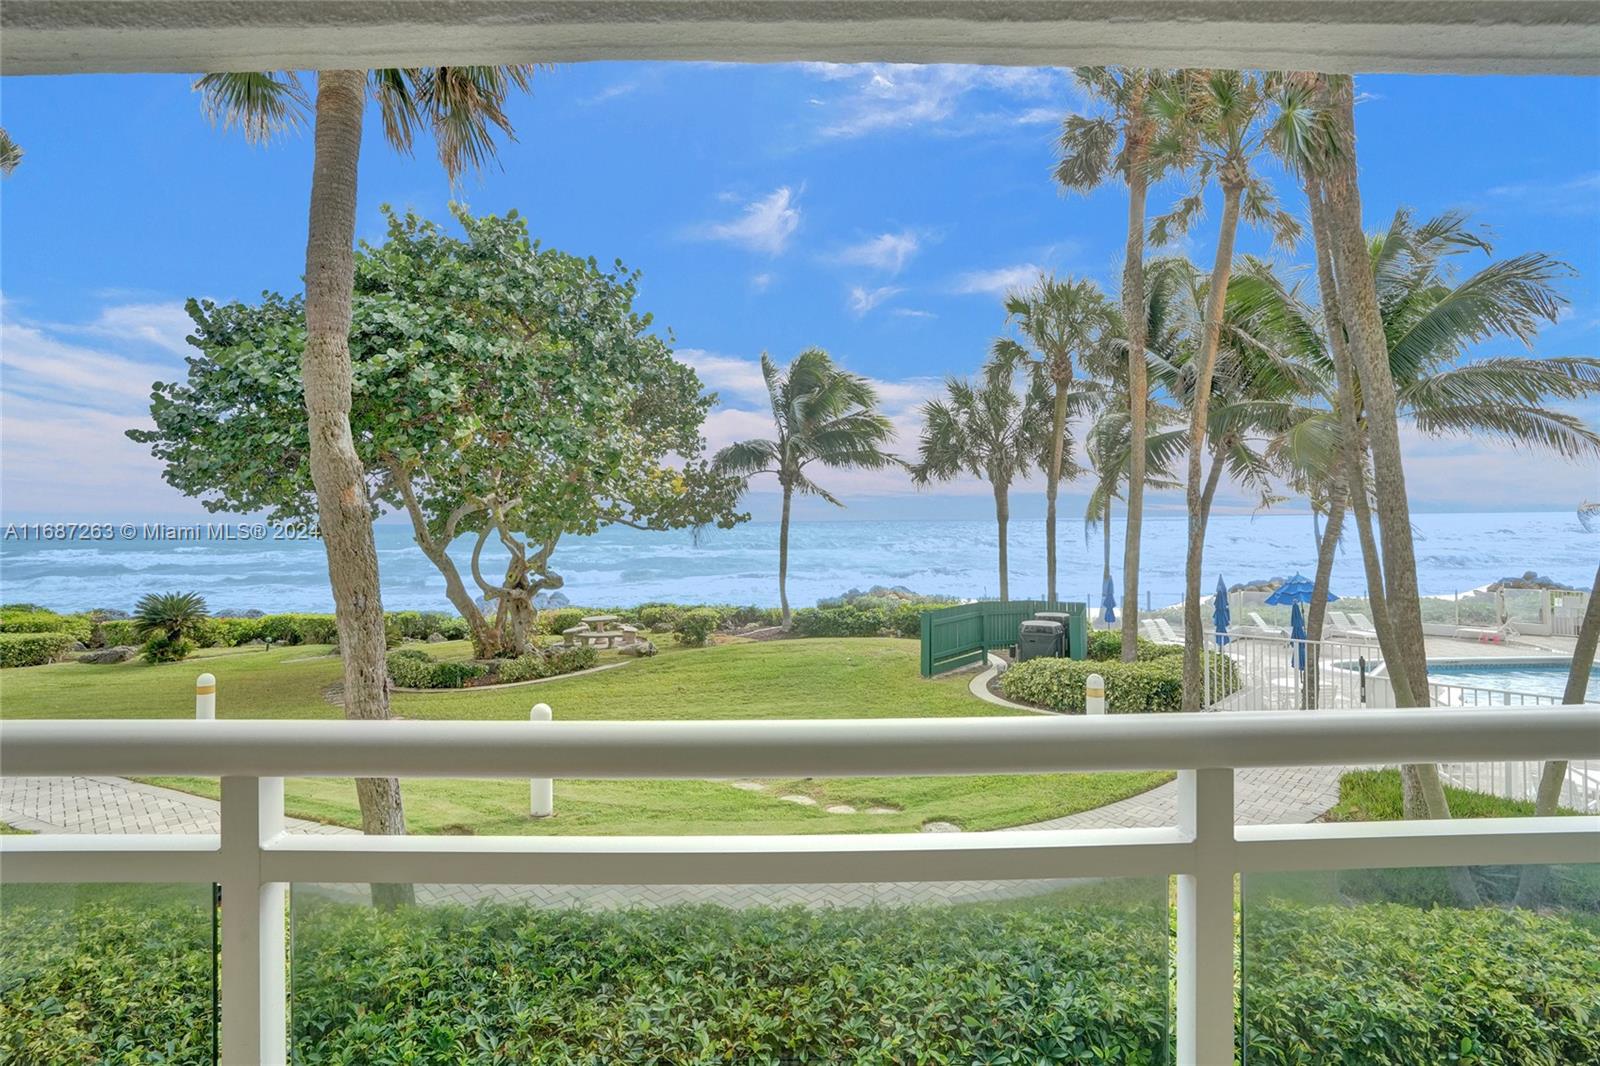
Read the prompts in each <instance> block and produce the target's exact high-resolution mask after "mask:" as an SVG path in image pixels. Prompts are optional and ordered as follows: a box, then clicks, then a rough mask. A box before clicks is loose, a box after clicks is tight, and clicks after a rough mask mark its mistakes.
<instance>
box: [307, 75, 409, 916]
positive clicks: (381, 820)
mask: <svg viewBox="0 0 1600 1066" xmlns="http://www.w3.org/2000/svg"><path fill="white" fill-rule="evenodd" d="M366 82H367V76H366V73H365V72H363V71H359V70H325V71H322V72H321V73H320V74H318V76H317V118H316V137H315V160H314V162H313V164H312V176H311V212H310V220H309V225H308V235H307V238H306V347H305V353H304V356H303V357H302V361H301V378H302V383H303V386H304V389H305V397H306V415H307V421H308V424H309V428H310V436H311V480H312V482H313V484H314V485H315V487H316V492H317V516H318V523H319V526H320V529H321V533H322V544H323V547H324V549H325V550H326V551H327V555H328V577H329V580H330V582H331V584H332V586H333V603H334V617H335V620H336V622H337V624H338V628H339V649H340V652H341V656H342V658H343V660H344V713H345V717H347V718H354V719H372V720H383V719H387V718H388V717H389V691H388V682H389V671H388V667H387V665H386V664H385V662H384V652H385V650H386V648H385V644H384V633H383V599H382V597H381V595H380V593H379V587H378V553H377V549H376V548H375V546H374V545H373V541H372V505H371V502H370V501H369V500H368V499H367V487H366V478H365V472H364V470H363V468H362V465H361V457H360V456H359V455H357V454H356V447H355V441H354V439H353V438H352V437H351V434H350V389H351V378H352V371H351V367H350V317H351V299H352V291H353V289H354V287H355V255H354V252H353V245H354V243H355V221H356V170H357V166H358V164H359V162H360V155H361V117H362V109H363V108H364V107H365V104H366ZM356 796H357V797H358V799H359V800H360V803H361V828H362V830H363V831H364V832H367V833H376V834H400V833H404V832H405V831H406V819H405V811H404V808H403V807H402V805H401V797H400V782H399V781H398V780H396V779H394V778H392V777H391V778H364V779H361V780H358V781H357V782H356ZM372 896H373V902H374V903H377V904H380V905H394V904H397V903H401V902H406V901H408V900H409V899H410V898H411V887H410V886H409V885H373V886H372Z"/></svg>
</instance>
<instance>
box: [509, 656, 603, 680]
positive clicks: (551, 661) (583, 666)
mask: <svg viewBox="0 0 1600 1066" xmlns="http://www.w3.org/2000/svg"><path fill="white" fill-rule="evenodd" d="M599 659H600V653H599V652H597V651H595V650H594V649H593V648H561V649H559V650H556V651H552V652H548V653H544V654H540V653H538V652H534V653H532V654H530V655H520V656H518V657H517V658H515V659H507V660H505V661H504V662H502V663H501V664H500V673H499V680H500V681H501V682H503V683H506V684H510V683H513V682H517V681H533V680H535V679H537V678H541V677H557V676H559V675H561V674H570V673H573V672H575V671H577V670H587V669H589V668H590V667H591V666H593V665H594V664H595V663H596V662H598V661H599Z"/></svg>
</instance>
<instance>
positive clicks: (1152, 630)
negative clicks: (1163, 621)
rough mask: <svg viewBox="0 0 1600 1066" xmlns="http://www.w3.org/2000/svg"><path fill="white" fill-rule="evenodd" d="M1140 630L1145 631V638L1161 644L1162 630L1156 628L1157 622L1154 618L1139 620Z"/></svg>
mask: <svg viewBox="0 0 1600 1066" xmlns="http://www.w3.org/2000/svg"><path fill="white" fill-rule="evenodd" d="M1139 628H1140V629H1142V630H1144V635H1145V636H1147V637H1149V638H1150V639H1151V640H1153V641H1156V642H1157V643H1160V641H1161V639H1162V637H1161V630H1159V629H1157V628H1156V620H1155V619H1154V618H1141V619H1139Z"/></svg>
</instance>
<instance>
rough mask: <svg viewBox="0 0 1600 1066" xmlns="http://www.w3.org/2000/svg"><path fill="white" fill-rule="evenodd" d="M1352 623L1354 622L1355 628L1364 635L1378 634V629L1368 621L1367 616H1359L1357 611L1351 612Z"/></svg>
mask: <svg viewBox="0 0 1600 1066" xmlns="http://www.w3.org/2000/svg"><path fill="white" fill-rule="evenodd" d="M1350 621H1352V622H1354V623H1355V627H1356V628H1357V629H1359V630H1360V631H1361V632H1363V633H1374V634H1375V633H1377V632H1378V627H1377V626H1375V625H1373V624H1372V623H1371V622H1369V621H1367V616H1366V615H1364V614H1357V613H1356V612H1355V611H1351V612H1350Z"/></svg>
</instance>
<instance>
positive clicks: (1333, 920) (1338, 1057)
mask: <svg viewBox="0 0 1600 1066" xmlns="http://www.w3.org/2000/svg"><path fill="white" fill-rule="evenodd" d="M41 887H47V889H48V890H47V891H36V892H35V891H30V890H31V889H32V886H23V888H22V889H21V890H19V891H11V892H8V898H7V900H6V905H5V908H4V911H3V915H0V952H3V953H4V958H3V961H4V964H5V965H4V972H5V974H6V980H5V982H4V983H3V985H0V1061H14V1062H19V1063H20V1062H29V1063H34V1062H38V1063H45V1062H49V1063H55V1062H93V1061H107V1062H135V1061H137V1062H156V1061H161V1062H193V1061H205V1056H206V1048H207V1046H208V1037H209V1030H208V1026H209V1022H210V1002H209V1000H210V995H209V993H210V986H209V976H210V965H211V958H210V951H209V948H208V945H207V943H206V942H207V940H208V938H209V932H210V930H209V923H208V922H206V916H205V912H204V911H203V910H201V909H199V908H196V907H195V906H193V905H188V906H184V905H180V904H178V903H174V902H165V903H162V902H159V901H158V902H155V903H152V904H144V905H140V906H138V907H137V908H136V909H135V908H130V907H129V906H128V905H127V903H126V902H123V903H117V902H115V900H114V899H113V898H111V897H110V896H109V894H108V893H109V891H111V890H98V893H96V892H91V891H84V892H82V893H81V896H80V898H83V899H85V900H86V901H85V902H83V903H80V905H79V906H78V907H77V908H75V909H71V910H68V909H63V908H61V907H58V906H53V905H52V899H53V896H52V894H54V895H55V896H59V890H58V889H57V888H56V887H55V886H41ZM119 891H121V892H122V893H124V895H125V896H126V895H127V893H128V892H129V891H130V890H126V889H123V890H119ZM141 891H145V892H149V891H151V890H149V889H144V890H141ZM1145 894H1147V893H1141V892H1137V891H1135V892H1133V893H1131V895H1132V896H1140V895H1145ZM1245 905H1246V907H1247V908H1248V913H1247V917H1246V923H1245V936H1246V937H1247V938H1248V948H1247V953H1246V962H1245V969H1244V975H1245V977H1244V979H1245V987H1246V990H1247V1002H1246V1009H1247V1015H1246V1019H1245V1029H1246V1031H1247V1033H1248V1037H1249V1061H1250V1062H1251V1063H1252V1064H1261V1066H1310V1064H1314V1063H1341V1064H1350V1066H1357V1064H1359V1066H1401V1064H1405V1066H1415V1064H1422V1063H1427V1064H1433V1063H1461V1064H1475V1066H1528V1064H1551V1066H1557V1064H1559V1066H1566V1064H1583V1063H1591V1064H1592V1063H1595V1062H1597V1061H1600V1029H1597V1026H1596V1024H1595V1018H1596V1006H1597V1005H1596V1002H1595V989H1596V988H1597V987H1600V937H1597V936H1596V935H1595V933H1593V932H1592V931H1589V930H1586V929H1584V928H1583V927H1582V926H1580V925H1578V924H1575V923H1574V922H1571V921H1568V920H1566V919H1565V918H1563V917H1561V916H1559V915H1543V914H1537V913H1533V912H1527V911H1520V912H1506V911H1502V910H1499V909H1497V908H1482V909H1479V910H1471V911H1462V910H1452V909H1448V908H1437V909H1431V910H1422V909H1416V908H1409V907H1400V906H1393V905H1361V906H1355V907H1345V906H1339V905H1331V904H1302V903H1295V902H1291V901H1285V900H1276V899H1274V900H1256V899H1252V898H1249V897H1248V896H1247V899H1246V904H1245ZM1164 916H1165V915H1164V913H1163V909H1161V908H1159V907H1157V906H1156V905H1155V904H1154V901H1151V903H1150V904H1147V905H1143V906H1140V905H1136V904H1135V903H1134V902H1133V901H1132V900H1130V901H1128V902H1124V903H1120V904H1118V903H1109V902H1086V901H1083V900H1078V899H1075V898H1073V897H1070V896H1067V897H1044V898H1042V899H1041V900H1039V901H1019V902H1016V903H1011V904H1002V905H968V906H963V907H936V906H924V907H905V908H886V907H885V908H879V907H867V908H846V907H833V908H819V909H814V910H807V909H804V908H800V907H790V908H761V907H757V908H749V909H743V910H730V909H724V908H718V907H713V906H696V907H689V906H676V907H665V908H660V909H654V910H644V909H639V910H620V911H598V912H580V911H573V910H546V909H541V908H537V907H530V908H524V907H517V906H511V905H506V904H498V903H497V904H483V905H479V906H473V907H464V906H459V905H446V906H435V907H429V908H425V909H424V908H401V909H399V910H396V911H392V912H379V911H374V910H372V909H370V908H366V907H357V906H352V905H346V904H338V903H331V902H327V901H316V900H314V899H313V900H307V899H304V898H300V897H298V896H297V900H296V914H295V943H294V951H295V960H294V966H295V970H294V1017H293V1034H294V1035H293V1044H294V1047H293V1052H294V1055H295V1061H296V1062H305V1063H339V1064H352V1063H375V1062H385V1063H399V1062H414V1063H436V1062H437V1063H444V1062H450V1063H456V1062H473V1063H476V1062H485V1063H487V1062H538V1063H542V1064H552V1066H556V1064H576V1063H584V1064H598V1063H608V1064H609V1063H651V1064H660V1066H665V1064H669V1063H670V1064H674V1066H676V1064H680V1063H682V1064H689V1063H696V1064H712V1063H719V1064H720V1063H733V1062H738V1063H808V1064H809V1063H856V1064H866V1063H871V1064H883V1066H889V1064H895V1066H898V1064H902V1063H919V1064H920V1063H961V1064H966V1063H994V1064H998V1063H1008V1064H1024V1063H1025V1064H1028V1066H1033V1064H1035V1063H1053V1064H1066V1063H1091V1062H1103V1063H1122V1064H1133V1066H1147V1064H1152V1063H1156V1062H1161V1061H1165V1060H1164V1058H1163V1056H1164V1055H1165V1054H1166V1051H1167V1042H1168V1040H1169V1037H1168V1034H1167V1019H1168V1016H1169V1006H1168V1002H1167V995H1168V940H1167V936H1166V933H1167V931H1166V929H1164V928H1163V927H1162V918H1163V917H1164Z"/></svg>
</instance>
